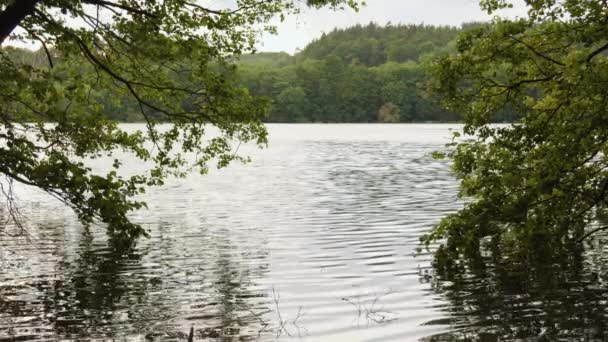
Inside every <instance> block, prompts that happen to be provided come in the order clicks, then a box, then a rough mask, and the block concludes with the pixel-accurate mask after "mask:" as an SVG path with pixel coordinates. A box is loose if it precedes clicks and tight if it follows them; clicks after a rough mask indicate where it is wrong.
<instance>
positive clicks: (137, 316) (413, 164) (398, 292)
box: [0, 124, 603, 341]
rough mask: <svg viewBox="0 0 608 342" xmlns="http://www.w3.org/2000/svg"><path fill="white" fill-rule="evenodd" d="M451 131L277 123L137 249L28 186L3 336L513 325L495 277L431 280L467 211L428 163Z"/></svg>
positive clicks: (152, 218)
mask: <svg viewBox="0 0 608 342" xmlns="http://www.w3.org/2000/svg"><path fill="white" fill-rule="evenodd" d="M453 127H454V126H453V125H452V126H450V125H438V124H429V125H269V131H270V145H269V147H268V148H267V149H264V150H257V149H254V148H251V147H242V150H241V151H240V152H244V153H246V154H250V155H251V156H252V157H253V162H252V163H251V164H248V165H236V164H235V165H232V166H231V167H229V168H228V169H224V170H220V171H212V172H211V173H210V174H209V175H206V176H200V175H192V176H190V177H188V178H186V179H178V180H171V181H169V182H167V184H166V185H165V186H163V187H161V188H154V189H151V190H150V191H149V192H148V193H147V194H146V197H145V198H146V200H147V202H148V204H149V209H148V210H142V211H140V212H138V213H136V214H135V215H134V216H133V218H134V220H135V221H137V222H139V223H142V224H143V225H144V226H145V227H146V228H148V229H149V230H150V232H151V238H149V239H143V240H141V241H140V243H139V245H138V246H137V248H136V249H135V250H134V251H133V252H132V253H130V254H128V255H117V254H116V253H114V252H113V250H112V249H111V248H109V247H108V244H107V241H106V237H105V234H104V231H103V227H95V226H94V227H91V233H90V234H87V233H86V232H85V230H84V229H83V227H82V226H81V225H79V224H78V223H77V222H76V220H75V218H74V215H73V214H72V213H71V212H70V210H69V209H66V208H65V207H64V206H63V205H62V204H61V203H58V202H57V201H55V200H53V199H50V198H49V197H47V196H45V195H44V194H41V193H39V192H37V191H36V190H33V189H27V188H19V187H18V188H17V190H18V191H17V196H18V199H19V204H20V210H21V215H22V217H23V218H24V219H25V222H24V225H25V227H26V229H27V231H28V234H29V235H30V236H29V237H27V238H24V237H20V238H15V237H10V236H7V235H0V340H7V341H10V340H13V339H14V340H19V341H25V340H32V341H44V340H77V339H79V340H82V339H98V340H104V339H116V340H129V341H130V340H134V341H144V340H185V339H186V337H187V333H188V331H189V330H190V329H191V327H193V329H194V337H195V340H218V341H220V340H221V341H242V340H252V341H257V340H261V341H271V340H303V341H417V340H421V339H422V340H429V341H430V340H433V341H434V340H437V341H439V340H441V341H443V340H445V341H450V340H455V339H464V340H467V339H466V338H467V335H466V328H470V330H469V331H473V332H474V331H477V330H478V329H477V328H478V327H486V328H488V327H489V328H493V327H495V326H497V325H498V326H500V325H501V324H503V325H505V324H506V325H509V324H511V322H509V319H508V318H507V317H512V315H511V313H512V310H511V311H509V310H510V309H509V308H508V307H505V306H504V305H503V306H501V305H499V304H496V305H498V306H492V305H493V304H492V303H495V302H496V303H499V299H500V298H499V299H497V298H496V297H495V296H492V295H491V294H492V293H494V292H493V290H491V289H490V290H488V288H486V285H487V282H478V281H477V280H475V281H470V282H468V283H466V282H465V285H467V284H468V287H466V286H464V288H462V290H463V291H464V292H462V291H457V290H458V289H460V288H455V287H454V286H452V287H450V285H454V284H453V283H450V282H446V283H445V284H443V285H441V286H440V285H438V284H434V279H435V278H434V275H433V272H432V268H431V267H430V265H431V256H430V255H429V254H428V253H423V254H420V255H416V248H417V247H418V242H419V237H420V236H421V235H422V234H424V233H425V232H428V231H429V230H430V229H431V228H432V227H433V225H434V224H436V223H437V222H438V221H439V220H440V218H441V217H442V216H444V215H445V214H447V213H450V212H453V211H455V210H457V209H458V208H460V206H461V205H462V204H461V203H460V202H459V201H458V200H457V197H456V193H457V182H456V180H455V179H454V178H453V177H452V176H451V175H450V173H449V165H448V162H447V161H438V160H434V159H433V158H432V157H431V153H432V152H433V151H435V150H438V149H441V148H442V147H443V146H444V144H446V143H448V142H450V137H451V133H450V130H449V129H450V128H453ZM136 128H138V126H137V125H130V127H129V129H136ZM126 165H127V166H129V163H126ZM98 167H103V165H98ZM131 167H133V168H136V167H137V165H131ZM467 279H471V277H469V278H467ZM475 284H480V285H479V287H478V286H476V285H475ZM460 285H462V284H460ZM475 291H478V292H479V291H480V292H481V294H485V295H486V296H485V297H484V296H482V295H477V296H475V295H474V293H475ZM488 298H489V299H491V300H494V302H492V301H491V300H489V301H487V303H486V299H488ZM515 298H516V299H517V298H521V296H520V297H515ZM532 302H534V301H533V300H530V303H527V305H528V306H530V307H533V308H534V305H535V304H534V303H532ZM501 303H502V304H504V302H501ZM484 305H486V306H488V307H489V308H488V307H485V306H484ZM528 306H526V308H527V307H528ZM501 308H502V309H501ZM602 308H603V307H602ZM486 309H487V310H489V311H487V315H486V311H483V310H486ZM511 309H512V308H511ZM537 309H539V310H542V308H540V307H537ZM501 310H502V311H501ZM525 312H526V313H527V314H530V312H533V311H525ZM497 314H498V316H496V315H497ZM493 315H494V316H493ZM501 315H502V316H501ZM478 317H485V318H488V317H490V318H491V317H498V321H487V320H486V321H484V320H483V319H478ZM501 317H502V318H501ZM540 321H541V323H539V324H540V325H541V326H542V325H543V324H544V323H543V322H545V321H546V320H540ZM545 323H546V322H545ZM490 330H491V331H490ZM490 330H489V331H490V332H496V329H490ZM539 333H540V332H539ZM490 335H491V334H490ZM490 335H488V336H490ZM463 336H464V337H463ZM495 336H498V335H495ZM490 340H491V341H494V340H499V339H489V340H488V341H490Z"/></svg>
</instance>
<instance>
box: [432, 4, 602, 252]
mask: <svg viewBox="0 0 608 342" xmlns="http://www.w3.org/2000/svg"><path fill="white" fill-rule="evenodd" d="M527 3H528V5H529V6H530V10H529V17H528V18H525V19H517V20H507V19H500V18H497V19H495V20H494V21H493V22H492V23H491V24H489V25H483V26H479V27H477V28H475V29H473V30H471V31H467V32H466V33H464V34H462V35H461V36H460V38H459V39H458V42H457V47H458V52H457V53H455V54H452V55H449V56H444V57H440V58H437V59H435V60H434V61H432V62H429V69H430V75H431V76H432V79H431V81H430V82H429V85H428V86H429V89H430V91H431V92H433V93H434V94H437V95H439V96H441V97H442V100H443V104H444V105H445V107H446V108H447V109H449V110H451V111H456V112H460V113H463V115H464V119H465V127H464V133H466V134H468V135H471V136H475V139H473V140H460V141H459V143H458V144H457V145H456V146H455V148H453V149H452V151H451V153H450V156H451V158H452V159H453V168H454V172H455V174H456V176H457V177H458V178H459V179H460V182H461V196H462V197H463V198H464V199H465V202H466V204H465V206H464V209H462V210H460V211H459V212H457V213H455V214H452V215H449V216H447V217H446V218H444V219H443V220H442V221H441V223H440V224H439V225H438V226H437V227H436V228H435V230H434V231H433V232H432V234H430V235H429V236H426V237H425V238H424V242H426V243H430V242H432V241H436V240H439V241H442V248H441V249H440V252H439V253H438V256H439V257H440V259H441V260H443V261H447V260H452V261H454V260H457V259H458V258H460V257H462V256H469V255H475V254H477V253H479V249H480V246H481V245H482V242H483V241H491V242H492V243H493V244H495V245H499V246H502V247H510V248H515V249H526V248H530V247H533V246H534V245H535V244H536V242H535V241H539V240H547V241H549V242H550V244H552V245H559V244H564V243H568V242H570V243H578V242H580V241H582V240H583V239H584V238H585V237H586V233H587V230H588V229H589V224H590V223H594V222H595V221H594V220H595V218H596V215H595V214H596V212H597V209H598V208H602V207H605V203H606V198H607V195H608V192H607V191H608V171H607V167H608V159H607V157H606V152H607V149H608V144H607V142H608V97H607V96H608V57H607V56H606V51H608V41H607V39H606V37H608V25H606V18H607V17H608V7H606V6H605V4H604V2H603V1H563V2H555V1H549V0H547V1H542V0H541V1H528V2H527ZM482 5H483V7H484V8H485V9H487V10H488V11H489V12H493V11H495V10H496V9H498V8H501V7H503V6H505V5H509V2H508V1H492V0H488V1H483V2H482ZM505 109H508V110H514V111H515V112H518V113H521V114H523V117H522V118H521V119H519V120H518V121H517V122H516V123H514V124H512V125H510V126H508V127H507V126H491V125H489V123H490V122H491V120H492V117H493V115H496V113H500V112H501V111H504V110H505Z"/></svg>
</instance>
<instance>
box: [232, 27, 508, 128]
mask: <svg viewBox="0 0 608 342" xmlns="http://www.w3.org/2000/svg"><path fill="white" fill-rule="evenodd" d="M479 25H480V24H466V25H463V27H462V28H455V27H447V26H426V25H390V24H389V25H387V26H384V27H382V26H378V25H376V24H374V23H370V24H369V25H366V26H361V25H357V26H353V27H351V28H347V29H335V30H334V31H332V32H331V33H328V34H323V35H322V36H321V38H319V39H318V40H316V41H313V42H312V43H310V44H309V45H308V46H306V48H304V49H303V50H302V51H300V52H299V53H297V54H296V55H295V56H290V55H288V54H286V53H259V54H255V55H249V56H242V57H241V60H240V64H239V72H238V74H239V76H240V77H239V82H240V83H241V84H242V85H244V86H245V87H246V88H248V89H249V91H250V92H251V94H252V95H254V96H265V97H269V98H270V99H271V100H272V102H273V107H272V110H271V113H270V116H269V117H268V119H267V121H269V122H427V121H432V122H453V121H459V120H461V116H460V115H459V114H457V113H454V112H448V111H446V110H443V109H442V108H441V107H439V106H438V105H437V104H436V102H437V101H435V99H433V98H429V97H428V96H427V95H425V93H424V92H423V91H422V87H421V86H420V84H421V83H423V80H424V77H425V73H424V60H427V59H430V58H432V57H433V56H437V55H445V54H448V53H449V52H451V51H453V50H454V44H455V43H454V42H455V40H456V37H457V35H458V33H459V32H461V31H463V30H467V29H469V28H471V27H476V26H479ZM514 117H515V116H514V115H513V112H512V111H508V110H505V111H502V113H501V114H498V115H496V116H495V117H494V120H495V121H511V120H512V119H513V118H514Z"/></svg>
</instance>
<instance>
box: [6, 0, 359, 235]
mask: <svg viewBox="0 0 608 342" xmlns="http://www.w3.org/2000/svg"><path fill="white" fill-rule="evenodd" d="M308 2H309V4H310V5H314V6H321V5H327V4H328V5H331V6H334V7H339V6H341V4H348V5H351V6H356V5H357V4H356V2H354V1H351V0H348V1H342V0H322V1H308ZM22 5H23V3H21V2H14V1H9V0H1V1H0V13H3V12H4V11H6V10H7V9H8V8H10V7H11V6H13V7H15V6H17V7H18V6H22ZM235 6H236V7H233V8H225V9H213V8H207V7H204V6H202V5H199V4H198V3H197V2H186V1H182V0H171V1H162V2H158V1H145V2H141V1H131V0H116V1H98V0H79V1H63V0H56V1H44V2H42V1H41V2H38V3H37V5H36V7H35V10H34V11H33V12H31V13H29V14H28V15H27V16H26V17H25V19H23V20H22V21H21V22H19V23H18V24H19V26H20V27H21V28H22V31H20V33H19V34H15V35H14V37H13V38H14V39H17V40H22V41H25V42H32V41H34V42H39V43H40V44H42V48H41V49H40V50H39V51H38V52H36V53H35V54H29V55H28V54H27V53H24V52H23V51H20V50H17V49H13V48H3V49H1V50H0V74H1V75H2V79H1V80H0V119H1V121H2V122H1V128H0V139H1V140H2V143H1V144H0V146H1V147H0V172H1V173H2V174H4V175H6V176H7V177H8V178H9V179H11V180H13V181H17V182H20V183H23V184H27V185H31V186H35V187H39V188H40V189H42V190H44V191H46V192H48V193H49V194H51V195H52V196H54V197H56V198H58V199H59V200H61V201H63V202H65V203H66V204H67V205H69V206H71V207H72V208H73V209H74V210H75V212H76V213H77V214H78V217H79V219H80V220H81V221H82V222H83V223H85V224H88V223H91V222H93V221H96V220H100V221H102V222H104V223H106V224H107V225H108V233H109V234H110V235H111V236H112V237H113V238H115V239H116V240H117V241H127V243H128V242H130V241H133V239H134V238H136V237H138V236H141V235H145V234H146V232H145V230H144V229H143V228H142V227H141V226H139V225H137V224H134V223H132V222H130V220H129V218H128V216H127V215H128V213H129V212H130V211H132V210H136V209H139V208H141V207H144V206H145V203H143V202H141V201H138V200H136V199H134V198H135V196H136V195H138V194H141V193H143V192H144V191H145V188H146V186H151V185H160V184H162V183H163V180H164V179H165V178H166V177H168V176H184V175H185V174H186V173H187V172H188V171H190V170H192V169H197V170H199V171H200V172H201V173H205V172H206V171H207V170H208V168H209V166H210V165H213V164H215V165H217V166H218V167H224V166H226V165H227V164H228V163H229V162H231V161H233V160H246V158H244V157H242V156H240V155H238V154H235V153H234V149H233V147H232V146H233V143H235V142H239V143H240V142H253V143H256V144H258V145H260V146H262V145H264V144H265V143H266V130H265V129H264V126H263V124H262V121H261V119H262V118H263V117H265V116H266V115H267V112H268V108H269V103H268V101H267V100H265V99H259V98H255V97H252V96H251V95H250V93H249V91H247V90H246V89H244V88H242V87H241V86H239V85H238V84H236V83H234V82H233V81H234V78H235V76H234V73H235V67H234V65H233V63H232V61H233V60H234V58H235V57H237V56H239V55H241V54H242V53H244V52H250V51H252V50H253V46H254V44H255V38H256V37H257V36H258V35H259V31H260V29H265V30H269V31H273V30H274V28H273V27H272V26H270V25H268V22H269V20H270V19H272V18H273V17H274V16H276V15H279V16H282V15H284V14H287V13H293V12H297V11H298V9H297V8H296V6H295V4H294V2H292V1H283V0H271V1H263V2H260V1H257V0H238V1H236V4H235ZM119 112H126V113H128V115H129V116H128V117H127V118H128V119H130V118H131V117H133V118H141V119H144V120H145V122H146V123H147V130H146V131H145V132H135V133H132V132H126V131H123V130H122V129H121V128H120V127H119V126H118V125H117V124H116V122H115V121H114V120H112V119H113V118H121V119H122V118H123V117H122V116H120V115H117V113H119ZM133 113H137V115H134V114H133ZM159 123H170V125H166V126H159ZM212 126H213V127H215V128H214V130H215V131H217V132H218V133H217V134H216V133H214V134H213V135H210V134H209V133H208V132H209V131H210V130H211V127H212ZM115 151H120V152H121V153H128V154H129V155H131V156H133V157H135V158H138V159H139V160H140V161H141V162H142V163H146V164H147V165H150V169H149V171H148V172H146V173H143V174H138V175H134V176H130V177H124V176H121V175H120V172H119V169H120V165H121V163H120V160H115V162H114V163H113V167H112V168H111V169H110V170H109V171H107V172H106V173H105V174H104V173H99V172H93V171H92V170H91V169H90V168H89V167H87V166H86V161H87V160H88V159H90V158H99V157H108V156H109V157H112V156H113V155H114V153H115Z"/></svg>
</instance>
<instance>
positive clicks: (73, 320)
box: [0, 228, 166, 338]
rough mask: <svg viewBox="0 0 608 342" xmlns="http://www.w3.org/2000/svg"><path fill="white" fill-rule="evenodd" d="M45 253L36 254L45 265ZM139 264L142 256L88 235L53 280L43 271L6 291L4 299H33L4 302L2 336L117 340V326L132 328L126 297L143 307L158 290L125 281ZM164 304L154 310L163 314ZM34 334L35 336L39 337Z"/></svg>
mask: <svg viewBox="0 0 608 342" xmlns="http://www.w3.org/2000/svg"><path fill="white" fill-rule="evenodd" d="M58 229H59V228H58ZM3 242H5V241H3ZM43 248H44V246H36V247H35V248H34V249H33V251H37V252H38V253H40V254H42V255H41V256H40V255H39V256H38V257H40V259H42V260H44V257H45V256H48V257H50V255H48V254H47V253H48V252H50V251H49V250H44V249H43ZM60 248H63V246H62V247H60ZM55 252H57V251H55ZM65 252H66V251H63V250H62V251H60V253H65ZM139 259H140V255H138V254H137V253H134V252H131V253H126V252H125V251H124V250H118V249H115V248H109V247H106V246H103V245H94V243H93V240H92V238H91V236H90V235H88V234H83V235H82V238H81V240H80V242H79V246H78V252H77V255H76V257H75V258H73V259H72V257H70V256H67V255H66V256H64V257H63V258H62V259H60V260H59V261H58V262H57V264H56V266H55V268H54V270H53V271H54V273H53V274H49V273H48V269H44V270H43V269H41V270H40V272H41V274H37V275H30V276H29V277H24V279H23V284H22V285H19V286H17V287H18V289H16V290H13V291H11V289H10V288H7V287H0V293H7V294H13V295H16V294H17V293H19V292H21V293H27V295H26V296H25V297H30V300H12V299H10V297H11V296H9V299H8V300H4V301H0V315H2V316H4V319H2V320H0V327H2V328H0V336H3V335H9V336H11V335H14V336H24V335H29V337H33V336H38V337H42V336H45V335H46V336H49V335H50V336H56V337H65V338H73V337H90V336H113V330H114V329H113V328H112V326H113V325H115V324H117V323H120V322H123V323H127V322H125V318H126V317H125V316H124V312H122V311H121V310H118V308H119V303H120V302H121V301H123V302H124V300H125V297H128V298H129V301H134V302H138V301H139V302H141V301H142V300H143V298H144V297H145V294H146V293H147V292H149V291H152V290H153V288H154V287H155V284H154V283H151V282H148V281H145V279H142V278H129V277H125V276H124V268H125V266H127V265H130V266H131V267H133V266H136V265H137V264H138V262H139ZM22 296H23V295H22ZM32 297H34V298H35V299H32ZM161 304H162V303H155V305H154V306H153V307H157V308H158V310H163V309H162V308H160V307H158V306H159V305H161ZM165 312H166V309H165ZM33 317H35V319H32V318H33ZM16 322H17V323H16ZM19 322H21V323H19ZM125 325H126V324H125ZM122 328H124V326H123V327H122ZM4 329H6V330H5V331H2V330H4ZM127 330H130V329H127ZM32 332H35V333H34V334H33V336H32ZM133 333H137V332H136V331H133Z"/></svg>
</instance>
